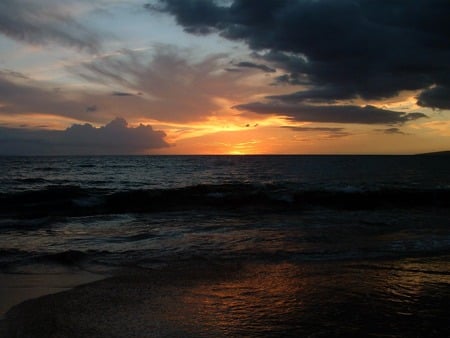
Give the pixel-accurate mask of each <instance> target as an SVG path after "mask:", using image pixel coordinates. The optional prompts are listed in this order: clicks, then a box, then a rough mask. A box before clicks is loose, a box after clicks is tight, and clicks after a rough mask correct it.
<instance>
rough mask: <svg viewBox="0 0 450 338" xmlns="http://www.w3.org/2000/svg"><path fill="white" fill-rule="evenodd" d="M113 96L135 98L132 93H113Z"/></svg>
mask: <svg viewBox="0 0 450 338" xmlns="http://www.w3.org/2000/svg"><path fill="white" fill-rule="evenodd" d="M112 95H113V96H134V94H132V93H125V92H113V93H112Z"/></svg>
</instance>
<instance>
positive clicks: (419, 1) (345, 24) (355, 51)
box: [147, 0, 450, 109]
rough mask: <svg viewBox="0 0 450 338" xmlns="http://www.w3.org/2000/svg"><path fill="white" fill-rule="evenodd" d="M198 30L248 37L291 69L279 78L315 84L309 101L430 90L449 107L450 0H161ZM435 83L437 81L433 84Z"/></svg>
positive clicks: (432, 102)
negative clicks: (382, 0)
mask: <svg viewBox="0 0 450 338" xmlns="http://www.w3.org/2000/svg"><path fill="white" fill-rule="evenodd" d="M147 8H149V9H150V10H158V11H161V12H165V13H169V14H171V15H173V16H174V17H175V19H176V21H177V23H178V24H179V25H181V26H183V27H184V29H185V30H186V31H188V32H191V33H193V34H200V35H201V34H210V33H212V32H217V33H219V34H220V35H221V36H222V37H224V38H227V39H230V40H237V41H243V42H244V43H246V44H247V45H248V46H249V47H250V48H252V49H253V50H254V51H255V55H258V56H259V57H260V58H261V59H263V60H265V61H268V62H271V63H272V64H273V65H275V66H276V67H277V68H279V69H281V70H284V71H285V74H282V75H280V76H279V77H277V79H276V83H287V84H308V85H309V86H310V88H309V89H310V90H309V91H307V92H306V93H305V94H304V99H315V100H321V101H327V100H328V101H329V102H332V101H334V100H336V99H348V98H355V97H358V98H362V99H365V100H379V99H384V98H389V97H394V96H397V95H398V94H399V92H400V91H403V90H415V91H423V93H422V94H421V95H420V96H419V103H420V104H422V105H423V106H427V107H437V108H443V109H448V107H449V106H450V96H449V95H447V96H445V95H441V94H442V93H443V92H444V90H443V89H439V88H443V87H445V88H447V89H445V91H446V92H447V91H448V88H449V83H450V63H449V62H448V56H449V53H450V20H448V13H450V2H449V1H448V0H410V1H385V2H383V3H382V4H379V3H378V2H376V1H369V0H353V1H348V0H343V1H334V0H316V1H313V0H297V1H293V0H279V1H270V0H267V1H246V0H233V1H227V2H223V3H221V2H213V1H204V0H185V1H178V0H160V2H159V6H148V7H147ZM430 86H435V87H434V88H438V89H431V90H429V89H428V88H429V87H430Z"/></svg>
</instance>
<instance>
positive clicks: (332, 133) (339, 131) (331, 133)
mask: <svg viewBox="0 0 450 338" xmlns="http://www.w3.org/2000/svg"><path fill="white" fill-rule="evenodd" d="M281 128H286V129H290V130H292V131H296V132H299V133H310V132H311V133H325V134H326V135H327V138H338V137H345V136H350V135H351V133H349V132H347V131H345V129H344V128H336V127H303V126H282V127H281Z"/></svg>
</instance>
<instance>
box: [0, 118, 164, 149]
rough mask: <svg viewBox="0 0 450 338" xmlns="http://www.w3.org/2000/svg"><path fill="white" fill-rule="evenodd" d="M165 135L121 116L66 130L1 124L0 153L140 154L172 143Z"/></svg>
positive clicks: (76, 125)
mask: <svg viewBox="0 0 450 338" xmlns="http://www.w3.org/2000/svg"><path fill="white" fill-rule="evenodd" d="M165 136H166V135H165V133H164V132H162V131H156V130H153V128H152V127H151V126H147V125H140V126H138V127H136V128H131V127H128V124H127V122H126V121H125V120H124V119H121V118H116V119H115V120H113V121H111V122H110V123H108V124H106V125H105V126H103V127H100V128H95V127H93V126H92V125H90V124H83V125H81V124H75V125H73V126H71V127H70V128H67V129H66V130H64V131H56V130H31V129H13V128H5V127H0V154H2V155H8V154H14V155H55V154H137V153H143V152H145V151H147V150H149V149H155V148H164V147H168V146H169V144H168V143H167V142H166V141H165V140H164V137H165Z"/></svg>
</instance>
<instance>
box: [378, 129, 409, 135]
mask: <svg viewBox="0 0 450 338" xmlns="http://www.w3.org/2000/svg"><path fill="white" fill-rule="evenodd" d="M375 131H377V132H380V133H384V134H388V135H393V134H398V135H406V134H405V133H404V132H402V131H401V130H400V129H399V128H387V129H375Z"/></svg>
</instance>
